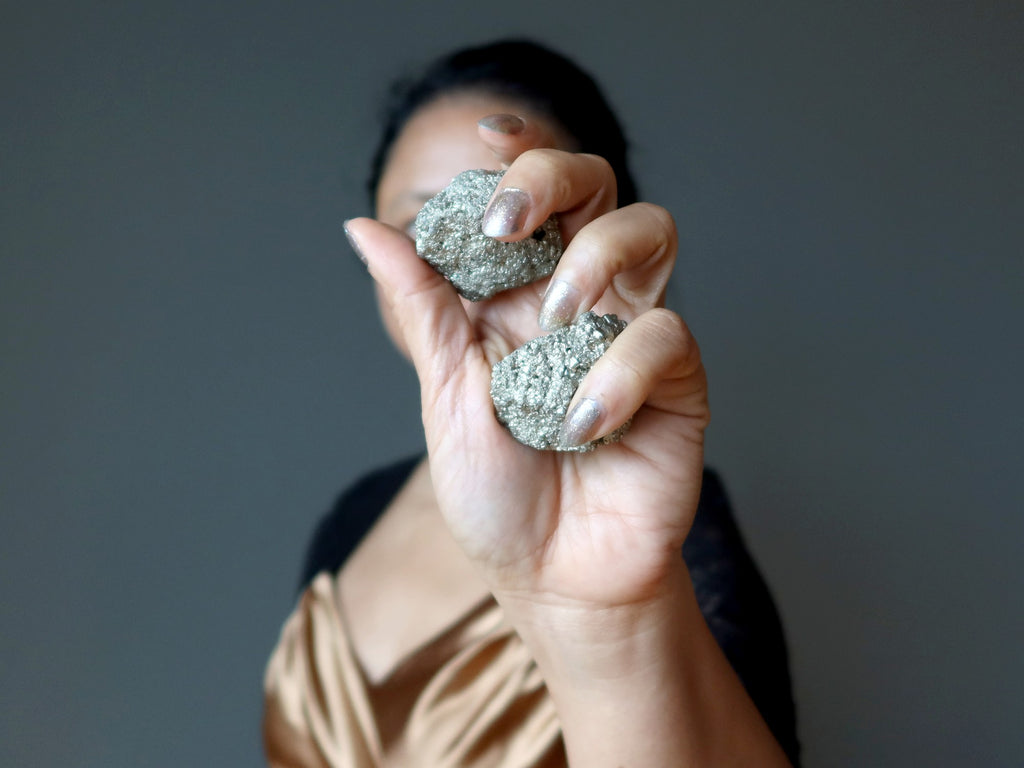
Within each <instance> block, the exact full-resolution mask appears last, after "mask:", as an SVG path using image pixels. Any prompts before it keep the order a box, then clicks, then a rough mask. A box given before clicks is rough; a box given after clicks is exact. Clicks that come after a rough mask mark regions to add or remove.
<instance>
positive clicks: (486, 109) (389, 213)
mask: <svg viewBox="0 0 1024 768" xmlns="http://www.w3.org/2000/svg"><path fill="white" fill-rule="evenodd" d="M494 114H514V115H519V116H520V117H522V118H523V119H524V120H526V121H527V122H528V123H529V124H531V131H532V130H534V129H537V128H539V129H540V131H539V135H541V136H543V137H545V141H544V143H545V144H546V145H547V146H550V147H554V148H557V149H567V150H571V149H572V146H571V139H569V138H568V137H567V136H566V134H565V131H564V130H563V129H562V128H561V127H560V126H558V125H557V123H555V122H554V121H552V120H551V119H550V118H548V117H545V116H544V115H542V114H540V113H538V112H536V111H535V110H531V109H529V108H527V107H525V106H524V105H523V104H522V103H521V102H518V101H515V100H512V99H508V98H502V97H500V96H493V95H489V94H484V93H459V94H451V95H446V96H441V97H439V98H438V99H436V100H435V101H432V102H430V103H428V104H427V105H426V106H424V107H421V108H420V109H419V110H418V111H417V112H415V113H414V114H413V116H412V117H411V118H410V119H409V121H408V122H407V123H406V124H405V127H404V128H403V129H402V132H401V133H400V134H399V135H398V138H397V139H396V140H395V143H394V144H393V145H392V147H391V153H390V155H389V158H388V161H387V164H386V165H385V166H384V172H383V173H382V174H381V178H380V184H379V185H378V186H377V199H376V206H377V218H378V219H379V220H380V221H382V222H384V223H385V224H390V225H391V226H393V227H396V228H397V229H401V230H403V231H405V232H406V233H408V234H409V236H410V237H415V233H414V232H413V224H414V222H415V219H416V214H417V213H419V211H420V208H422V207H423V204H424V203H425V202H426V201H427V200H429V199H430V198H431V197H433V196H434V195H436V194H437V193H438V192H440V191H441V190H442V189H444V187H446V186H447V185H448V183H449V182H450V181H451V180H452V179H453V178H454V177H455V176H457V175H458V174H459V173H461V172H462V171H466V170H470V169H481V168H482V169H488V170H499V169H501V168H502V164H501V161H500V160H499V159H498V157H497V156H496V155H495V153H494V152H493V151H492V150H491V149H490V148H489V147H488V145H487V144H486V143H484V141H483V139H482V138H481V135H480V131H479V129H478V127H477V121H478V120H480V118H482V117H486V116H487V115H494ZM464 303H465V304H466V307H467V311H469V312H473V311H474V310H473V308H472V307H473V305H472V304H471V303H470V302H468V301H464ZM378 304H379V305H380V308H381V314H382V316H383V318H384V325H385V327H386V328H387V330H388V333H389V334H390V335H391V338H392V340H393V341H394V342H395V344H396V345H397V346H398V347H399V349H400V350H401V351H402V352H403V354H404V353H405V350H404V348H403V345H402V342H401V337H400V336H399V335H398V334H396V333H395V327H394V324H393V320H392V317H391V313H390V312H389V310H388V308H387V307H386V306H385V305H384V303H383V302H378Z"/></svg>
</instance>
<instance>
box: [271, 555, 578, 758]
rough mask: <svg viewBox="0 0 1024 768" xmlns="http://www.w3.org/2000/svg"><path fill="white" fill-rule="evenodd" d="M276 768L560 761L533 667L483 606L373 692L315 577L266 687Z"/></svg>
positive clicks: (322, 577)
mask: <svg viewBox="0 0 1024 768" xmlns="http://www.w3.org/2000/svg"><path fill="white" fill-rule="evenodd" d="M264 696H265V699H264V721H263V735H264V744H265V748H266V754H267V759H268V761H269V764H270V765H271V766H272V767H273V768H285V767H286V766H287V768H296V767H298V766H302V768H314V767H315V768H328V767H329V768H336V767H339V766H345V768H371V767H372V768H377V767H378V766H415V767H416V768H419V767H421V766H422V768H464V767H466V768H468V767H469V766H473V768H484V767H485V766H486V767H487V768H513V767H515V768H527V767H529V768H555V767H556V766H564V765H565V763H566V761H565V754H564V749H563V746H562V739H561V731H560V728H559V725H558V720H557V718H556V715H555V710H554V706H553V704H552V703H551V700H550V698H549V696H548V694H547V690H546V688H545V687H544V682H543V680H542V679H541V677H540V673H539V671H538V670H537V667H536V664H535V663H534V662H533V660H532V659H531V658H530V655H529V653H527V650H526V648H525V646H524V645H523V643H522V641H521V640H520V639H519V636H518V635H516V633H515V632H514V631H513V630H512V629H511V627H509V626H508V625H507V624H506V623H505V621H504V619H503V616H502V612H501V609H500V607H499V606H498V604H497V603H496V602H495V601H494V600H493V599H492V598H487V599H485V600H483V601H482V602H480V603H479V604H478V605H477V606H476V607H474V608H473V609H471V610H469V611H468V612H467V613H466V614H465V615H463V616H462V617H461V618H459V619H458V620H457V621H456V622H454V623H453V624H452V625H450V626H449V627H447V628H446V629H445V630H444V631H442V632H441V633H440V634H438V635H436V636H435V637H433V638H432V639H430V640H429V641H427V642H426V643H424V644H423V645H422V646H420V647H419V648H417V649H416V650H415V651H414V652H412V653H411V654H409V655H408V656H407V657H405V658H404V659H402V660H400V661H399V663H398V664H397V665H396V666H395V667H394V668H393V669H392V670H391V671H390V672H389V674H388V675H387V676H386V677H385V678H384V679H383V680H381V681H380V682H379V683H375V684H371V683H370V682H369V681H368V680H367V678H366V676H365V675H364V674H363V672H362V670H361V668H360V665H359V662H358V659H357V658H356V656H355V653H354V651H353V649H352V645H351V642H350V640H349V636H348V632H347V631H346V627H345V619H344V615H343V611H342V610H341V601H340V599H339V592H338V583H337V577H336V576H332V575H331V574H328V573H321V574H319V575H318V576H317V577H316V578H315V579H314V580H313V581H312V582H311V583H310V585H309V586H308V587H307V589H306V590H305V592H304V593H303V595H302V597H301V599H300V601H299V604H298V606H297V607H296V609H295V611H294V612H293V613H292V615H291V616H290V617H289V618H288V620H287V621H286V622H285V625H284V627H283V628H282V630H281V637H280V640H279V642H278V644H277V647H276V648H275V649H274V652H273V654H272V656H271V658H270V661H269V664H268V666H267V670H266V676H265V679H264Z"/></svg>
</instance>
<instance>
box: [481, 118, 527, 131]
mask: <svg viewBox="0 0 1024 768" xmlns="http://www.w3.org/2000/svg"><path fill="white" fill-rule="evenodd" d="M477 125H479V126H481V127H483V128H486V129H487V130H489V131H494V132H495V133H503V134H505V135H507V136H515V135H516V134H518V133H522V132H523V130H524V129H525V128H526V121H525V120H523V118H521V117H519V116H518V115H508V114H498V115H487V117H482V118H480V120H478V121H477Z"/></svg>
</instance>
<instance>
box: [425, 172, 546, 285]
mask: <svg viewBox="0 0 1024 768" xmlns="http://www.w3.org/2000/svg"><path fill="white" fill-rule="evenodd" d="M504 175H505V172H504V171H465V172H463V173H460V174H459V175H458V176H456V177H455V178H454V179H453V180H452V182H451V184H449V185H448V186H447V187H445V188H444V189H443V190H441V192H439V193H438V194H437V195H435V196H434V197H432V198H431V199H430V200H428V201H427V202H426V204H425V205H424V206H423V208H422V209H421V210H420V212H419V215H418V216H417V217H416V252H417V253H418V254H419V255H420V258H423V259H425V260H426V261H428V262H429V263H430V264H431V265H432V266H433V267H434V269H436V270H437V271H438V272H440V273H441V274H442V275H444V276H445V277H446V278H448V280H450V281H451V283H452V285H454V286H455V288H456V290H458V292H459V293H460V294H461V295H462V296H465V297H466V298H467V299H469V300H470V301H481V300H483V299H489V298H490V297H491V296H493V295H494V294H496V293H499V292H501V291H507V290H508V289H510V288H518V287H519V286H521V285H527V284H529V283H532V282H533V281H534V280H539V279H540V278H542V277H547V276H548V275H550V274H551V273H552V272H554V271H555V265H556V264H558V260H559V259H560V258H561V257H562V235H561V232H559V229H558V221H557V220H556V219H555V217H554V216H552V217H551V218H549V219H548V220H547V221H546V222H544V224H543V225H541V227H540V228H538V229H537V231H536V232H534V233H533V235H532V236H530V237H527V238H525V239H523V240H519V241H517V242H514V243H503V242H501V241H500V240H495V239H494V238H493V237H488V236H487V235H485V234H484V233H483V231H482V230H481V224H482V221H483V215H484V210H485V209H486V208H487V203H488V202H489V201H490V199H491V195H493V194H494V190H495V189H497V188H498V182H499V181H501V177H502V176H504Z"/></svg>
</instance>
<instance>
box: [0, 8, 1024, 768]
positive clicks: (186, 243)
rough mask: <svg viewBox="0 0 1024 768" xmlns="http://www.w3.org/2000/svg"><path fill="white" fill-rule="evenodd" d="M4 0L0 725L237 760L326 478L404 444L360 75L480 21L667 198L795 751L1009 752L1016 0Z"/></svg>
mask: <svg viewBox="0 0 1024 768" xmlns="http://www.w3.org/2000/svg"><path fill="white" fill-rule="evenodd" d="M13 5H14V4H12V3H6V4H4V6H3V9H2V10H0V109H2V117H3V120H2V123H0V621H2V624H0V707H2V708H0V764H2V765H4V766H36V765H40V766H42V765H46V766H58V765H59V766H66V765H74V766H104V767H105V768H109V767H110V766H126V767H127V766H132V767H135V766H180V765H217V766H236V765H237V766H242V765H254V764H259V762H260V760H261V758H260V751H259V742H258V719H259V711H260V681H261V675H262V667H263V663H264V661H265V659H266V657H267V654H268V653H269V651H270V649H271V647H272V645H273V643H274V641H275V638H276V634H277V631H278V628H279V626H280V623H281V621H282V620H283V618H284V617H285V615H286V614H287V612H288V611H289V609H290V606H291V604H292V600H293V597H294V588H295V580H296V576H297V568H298V563H299V560H300V556H301V552H302V549H303V543H304V541H305V540H306V538H307V536H308V534H309V532H310V528H311V526H312V525H313V522H314V520H315V519H316V518H317V517H318V515H319V514H320V513H321V512H322V511H323V510H324V509H325V508H326V507H327V505H328V504H329V503H330V501H331V499H332V498H333V496H334V495H335V493H336V492H337V491H338V490H339V489H340V488H341V487H343V486H344V485H345V484H346V483H347V482H348V481H350V480H351V479H352V478H354V477H355V476H356V475H358V474H359V473H361V472H362V471H364V470H366V469H367V468H369V467H371V466H373V465H377V464H380V463H382V462H385V461H388V460H391V459H393V458H396V457H398V456H401V455H405V454H407V453H409V452H412V451H415V450H417V449H418V448H419V447H420V445H421V436H420V433H419V428H418V421H417V419H418V416H417V403H416V390H415V383H414V380H413V378H412V376H411V373H410V371H409V370H408V369H407V368H406V366H405V365H404V364H403V363H402V362H400V361H399V360H398V358H397V356H396V355H394V354H393V353H392V351H391V349H390V348H389V347H388V344H387V342H386V340H385V338H384V336H383V334H382V332H381V330H380V328H379V325H378V321H377V318H376V315H375V312H374V306H373V303H372V299H371V292H370V285H369V281H368V278H367V277H366V276H365V274H364V273H363V272H362V271H361V268H360V267H359V265H358V263H357V262H356V261H355V259H354V258H353V257H352V255H351V254H350V252H349V251H348V249H347V247H346V245H345V243H344V238H343V237H342V233H341V222H342V220H343V219H344V218H347V217H349V216H352V215H354V214H359V213H363V212H365V210H366V206H365V204H364V202H363V199H362V194H361V192H362V190H361V183H362V178H363V174H364V169H365V166H366V160H367V153H368V151H369V148H370V145H371V142H372V137H373V133H374V128H375V124H376V113H377V109H378V106H377V105H378V97H379V94H380V91H381V89H382V87H383V85H384V84H385V83H386V82H387V81H389V80H390V79H391V77H392V76H393V75H396V74H398V73H401V72H403V71H406V70H408V69H409V68H410V67H412V66H414V65H415V64H416V63H418V62H421V61H423V60H424V59H425V58H426V57H428V56H430V55H433V54H435V53H437V52H439V51H441V50H443V49H445V48H447V47H448V46H450V45H452V44H455V43H464V42H467V41H478V40H482V39H486V38H490V37H493V36H496V35H502V34H511V33H527V34H534V35H537V36H539V37H540V38H542V39H545V40H547V41H550V42H553V43H556V44H558V45H559V46H561V47H563V48H564V49H565V50H566V51H568V52H569V53H571V54H573V55H575V56H577V57H578V58H579V59H580V60H581V61H582V62H584V63H585V64H586V65H587V66H588V67H589V68H590V69H591V70H592V71H593V72H594V73H595V74H596V75H597V76H598V77H599V79H600V80H602V81H603V82H604V83H605V84H606V85H607V90H608V92H609V95H610V97H611V98H612V100H613V102H614V103H615V104H616V105H617V107H618V108H619V109H620V110H621V112H622V113H623V115H624V116H625V118H626V122H627V125H628V129H629V132H630V134H631V136H632V138H633V140H634V142H635V145H636V152H635V159H636V165H637V169H638V173H639V177H640V179H641V182H642V185H643V187H644V189H645V190H646V193H647V194H646V196H647V197H648V198H650V199H653V200H656V201H658V202H661V203H663V204H664V205H666V206H667V207H668V208H669V209H670V210H672V211H673V213H674V214H675V215H676V217H677V219H678V222H679V225H680V230H681V236H682V258H681V263H680V268H679V271H678V275H679V276H678V279H677V282H676V285H675V295H674V297H673V302H674V304H675V306H676V307H677V308H680V309H681V311H682V312H683V313H684V314H685V316H686V317H687V318H688V319H689V321H690V322H691V324H692V326H693V327H694V329H695V331H696V333H697V335H698V337H699V338H700V339H701V342H702V346H703V348H704V351H705V355H706V359H707V364H708V368H709V372H710V378H711V385H712V388H713V390H712V391H713V407H714V412H715V419H714V423H713V425H712V428H711V432H710V436H709V457H708V458H709V462H710V463H712V464H713V465H715V466H716V467H717V468H718V469H719V470H720V471H721V472H722V473H723V475H724V476H725V478H726V480H727V482H728V485H729V487H730V490H731V492H732V496H733V500H734V502H735V505H736V507H737V510H738V514H739V516H740V518H741V521H742V524H743V526H744V528H745V530H746V532H747V535H748V538H749V541H750V543H751V546H752V547H753V549H754V550H755V552H756V554H757V556H758V558H759V560H760V562H761V564H762V566H763V568H764V571H765V573H766V575H767V577H768V579H769V581H770V582H771V584H772V586H773V588H774V590H775V593H776V596H777V598H778V602H779V604H780V607H781V610H782V613H783V615H784V619H785V622H786V625H787V628H788V632H789V636H790V642H791V646H792V654H793V664H794V671H795V676H796V694H797V698H798V702H799V713H800V723H801V736H802V739H803V742H804V745H805V755H806V759H807V763H808V764H809V765H815V766H830V765H905V764H920V765H966V764H976V765H987V766H993V765H1007V766H1008V765H1020V764H1021V763H1022V762H1024V736H1022V733H1024V729H1021V727H1020V724H1021V722H1022V721H1024V693H1022V690H1021V689H1022V683H1024V674H1022V673H1024V661H1022V654H1021V652H1020V646H1021V638H1022V637H1024V632H1022V630H1024V627H1022V623H1024V622H1022V609H1021V593H1022V591H1024V569H1022V568H1021V567H1020V560H1021V551H1022V550H1021V542H1022V534H1024V523H1022V517H1024V516H1022V514H1021V513H1022V512H1024V503H1022V502H1024V480H1022V474H1024V473H1022V469H1021V465H1022V458H1024V455H1022V454H1024V450H1022V438H1024V417H1022V414H1024V409H1022V406H1021V403H1020V399H1021V398H1020V388H1021V385H1020V381H1021V378H1022V375H1024V360H1022V344H1021V339H1020V336H1021V330H1022V328H1024V311H1022V303H1024V248H1022V244H1024V236H1022V235H1024V232H1022V221H1024V186H1022V179H1024V162H1022V161H1024V149H1022V146H1024V144H1022V136H1024V120H1022V111H1024V110H1022V104H1021V102H1022V95H1021V94H1022V93H1024V66H1022V53H1021V50H1022V45H1024V42H1022V41H1024V17H1022V13H1021V11H1020V6H1019V4H1017V3H1015V2H1002V3H1000V2H987V3H976V4H973V7H968V5H967V4H964V3H953V2H924V1H923V0H921V1H920V2H910V3H902V4H900V5H899V6H898V7H896V5H895V4H892V3H887V2H860V3H843V4H828V3H811V2H807V3H800V2H795V1H787V2H782V3H755V2H749V3H721V4H711V3H696V2H685V3H678V4H669V3H663V2H661V1H660V0H645V1H643V2H639V3H635V2H634V3H628V4H624V3H621V2H615V3H607V4H606V5H607V7H593V5H594V4H587V5H589V6H591V7H590V9H589V10H588V11H587V12H586V13H585V14H584V13H573V12H570V11H569V10H567V9H563V7H562V6H559V5H557V4H553V3H550V2H543V3H540V2H534V1H533V0H521V1H520V2H518V3H510V4H507V5H506V6H500V4H498V5H496V4H480V3H471V2H461V3H455V2H435V3H408V4H398V5H396V4H394V3H388V2H380V3H373V4H371V3H365V4H363V5H361V6H359V7H356V6H354V5H353V4H352V3H344V2H336V3H303V4H288V3H285V2H270V1H269V0H260V2H248V3H240V2H238V3H202V2H182V1H181V0H176V1H175V2H171V1H170V0H159V1H158V2H148V3H128V2H123V3H116V2H108V3H101V2H96V3H88V4H86V3H72V2H38V1H37V2H33V3H20V4H18V5H20V6H21V7H12V6H13ZM712 5H714V7H713V8H712ZM85 6H92V7H91V8H87V7H85ZM371 6H372V7H371ZM581 7H582V4H581Z"/></svg>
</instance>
